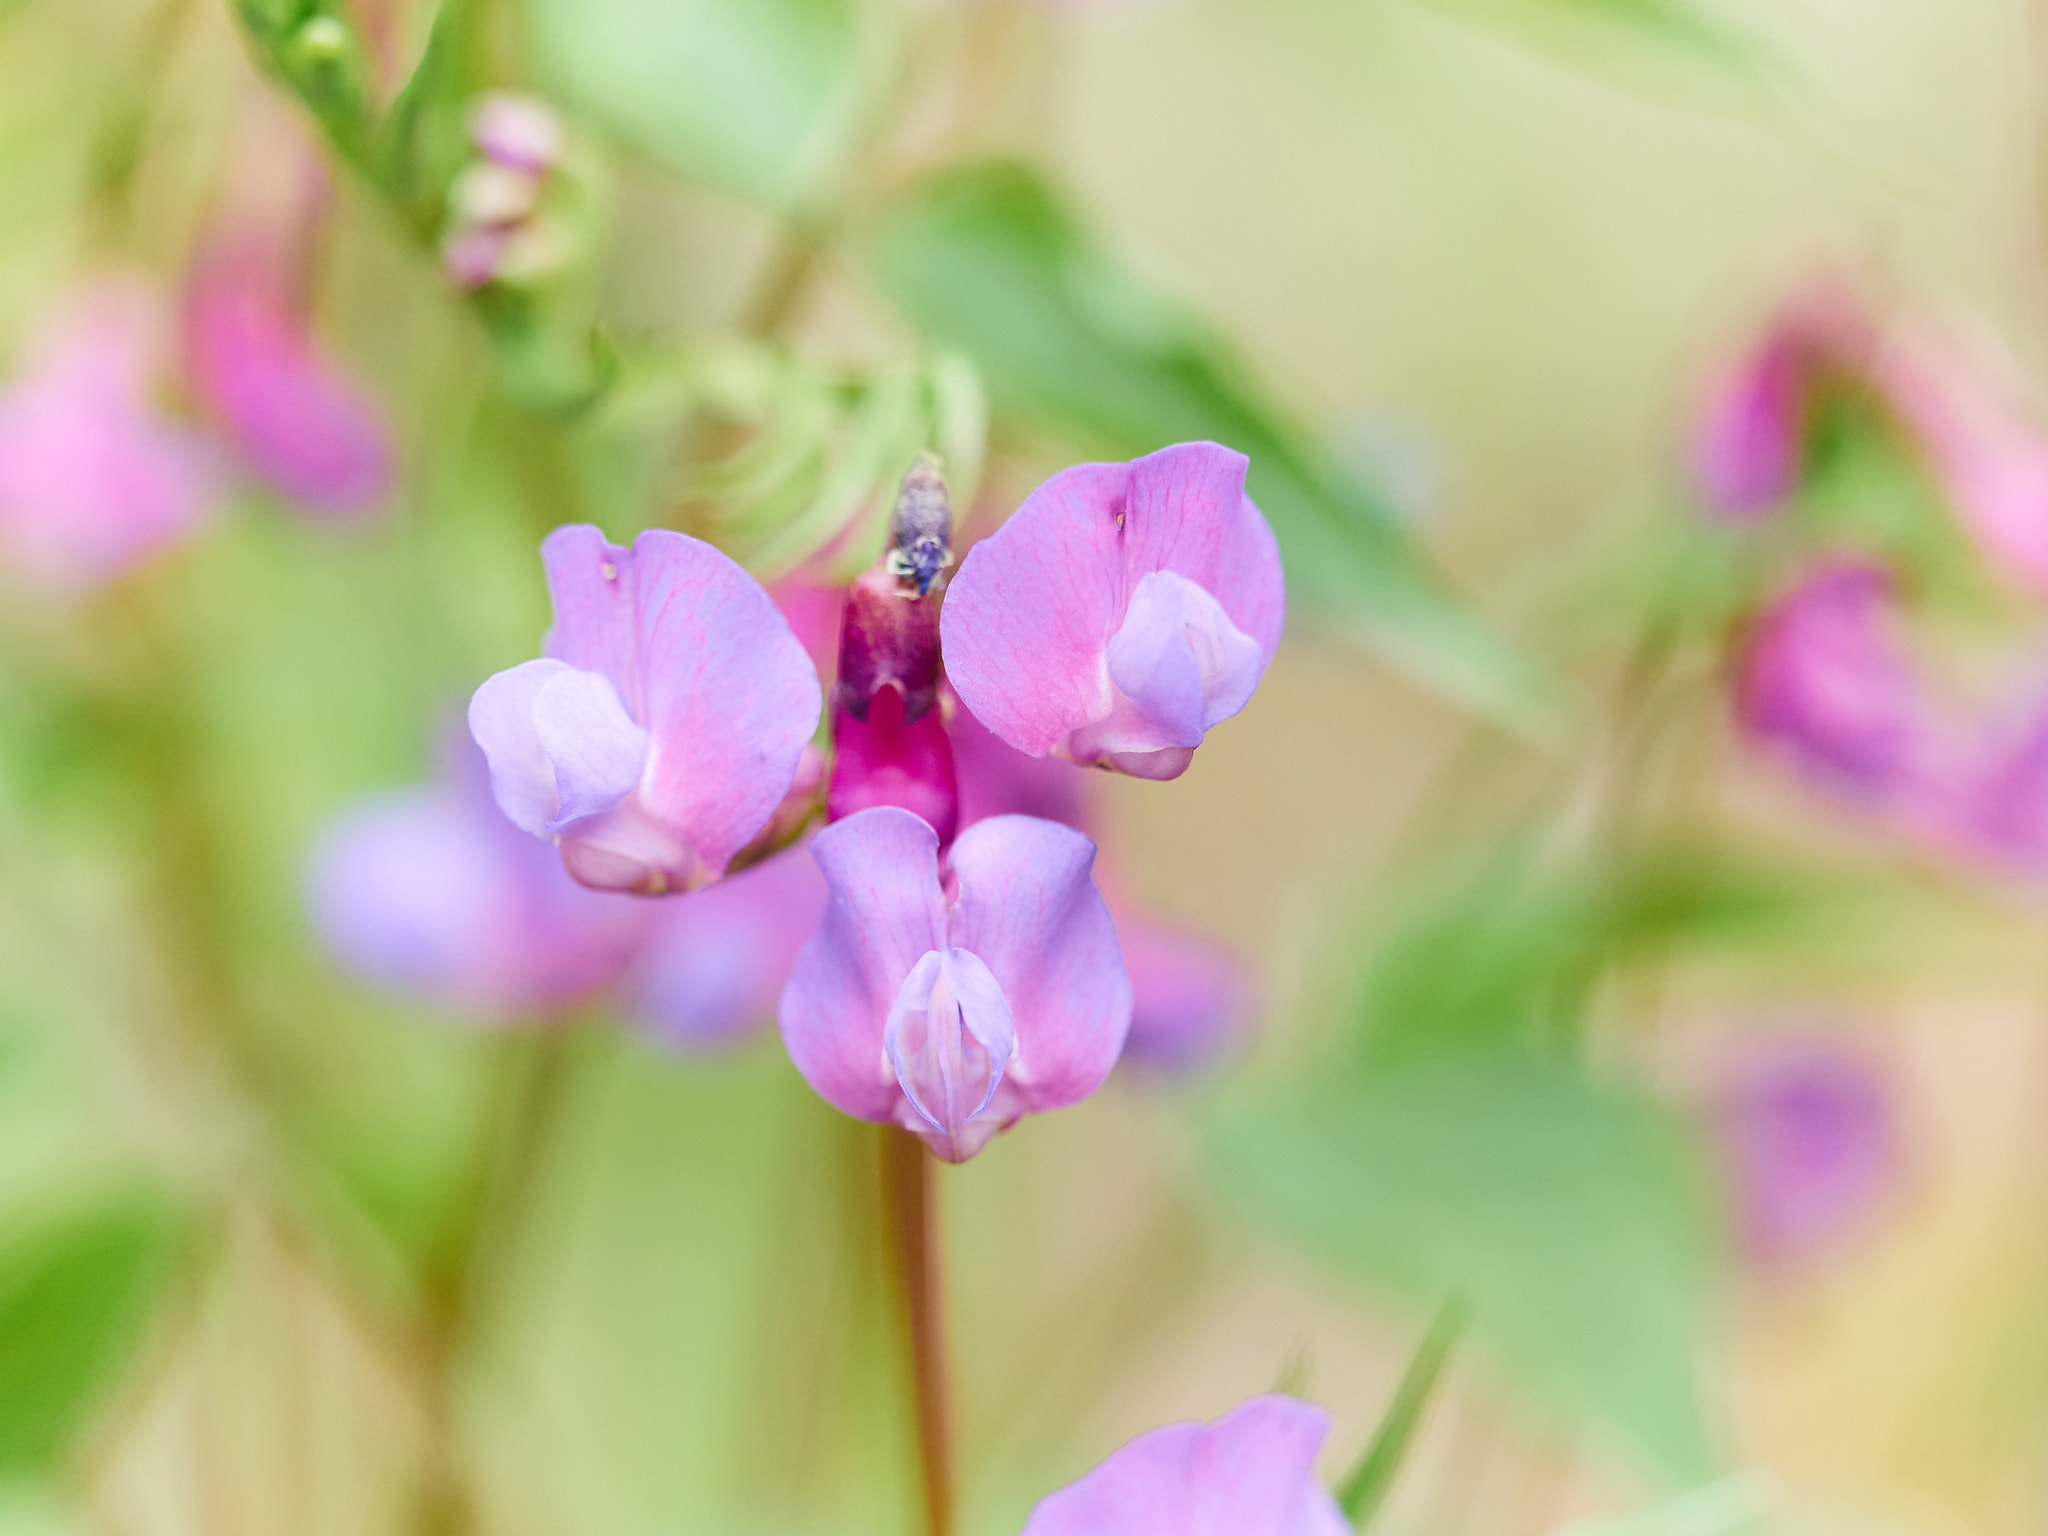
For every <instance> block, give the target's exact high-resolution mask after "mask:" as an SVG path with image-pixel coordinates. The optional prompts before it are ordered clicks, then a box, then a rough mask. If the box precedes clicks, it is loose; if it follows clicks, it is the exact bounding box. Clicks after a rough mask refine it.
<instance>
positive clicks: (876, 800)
mask: <svg viewBox="0 0 2048 1536" xmlns="http://www.w3.org/2000/svg"><path fill="white" fill-rule="evenodd" d="M832 739H833V745H834V749H835V753H834V758H833V763H832V785H831V789H830V791H829V793H828V797H827V800H826V810H827V813H828V814H829V815H830V816H831V818H832V819H833V820H834V821H838V820H842V819H844V818H845V817H848V816H851V815H853V814H854V813H855V812H857V811H865V810H869V809H871V808H873V807H875V806H879V805H894V806H900V807H901V808H902V809H904V810H906V811H909V812H911V813H912V814H913V815H915V816H918V817H920V818H922V819H923V820H925V821H927V822H929V823H931V826H932V830H933V831H935V832H937V833H938V834H939V840H940V843H941V845H944V844H945V843H949V842H951V841H952V839H953V830H954V827H955V826H956V824H957V823H958V820H959V790H958V787H957V785H956V782H955V779H954V772H953V747H952V742H951V740H950V738H949V737H948V736H947V734H946V722H945V717H944V715H943V714H942V713H941V712H940V711H939V710H937V709H933V710H930V711H928V712H927V713H926V714H924V715H922V716H920V717H919V718H918V719H916V720H913V721H911V722H909V723H908V724H905V723H904V719H903V695H902V693H901V692H899V691H898V690H896V689H894V688H884V689H882V691H881V692H880V693H878V694H876V695H875V697H874V699H873V700H872V701H871V702H870V703H869V705H868V715H867V718H866V719H865V720H861V719H857V718H855V716H854V715H852V714H851V713H849V712H848V711H846V710H844V709H841V710H838V711H835V713H834V715H833V719H832Z"/></svg>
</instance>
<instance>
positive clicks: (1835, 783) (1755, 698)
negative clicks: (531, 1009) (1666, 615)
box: [1736, 560, 1936, 802]
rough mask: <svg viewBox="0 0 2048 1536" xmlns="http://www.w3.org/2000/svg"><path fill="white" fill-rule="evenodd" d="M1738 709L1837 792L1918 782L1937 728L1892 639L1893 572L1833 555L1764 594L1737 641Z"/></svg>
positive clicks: (1900, 788) (1894, 791)
mask: <svg viewBox="0 0 2048 1536" xmlns="http://www.w3.org/2000/svg"><path fill="white" fill-rule="evenodd" d="M1736 712H1737V716H1738V718H1739V719H1740V721H1741V723H1742V725H1743V727H1744V729H1746V730H1747V731H1748V732H1749V734H1750V735H1751V736H1753V737H1755V738H1756V739H1757V740H1759V741H1761V742H1763V743H1764V744H1766V745H1768V746H1770V747H1773V748H1775V749H1776V750H1778V751H1780V752H1783V753H1784V754H1785V755H1786V756H1788V757H1789V758H1790V759H1791V760H1792V762H1793V763H1794V764H1795V765H1796V766H1797V767H1799V768H1800V769H1801V770H1802V771H1803V772H1805V773H1806V774H1808V775H1809V776H1811V777H1813V778H1815V779H1818V780H1820V781H1822V782H1824V783H1826V784H1827V785H1829V786H1830V787H1832V788H1834V789H1836V790H1839V791H1842V792H1845V793H1848V794H1851V795H1854V796H1856V797H1857V798H1860V799H1864V800H1868V801H1878V802H1884V801H1891V802H1898V801H1901V800H1902V799H1905V798H1909V797H1911V796H1914V795H1915V794H1918V793H1920V792H1922V791H1924V790H1925V789H1926V787H1927V769H1928V759H1929V755H1930V753H1931V750H1932V747H1933V742H1934V738H1935V733H1936V727H1935V724H1934V722H1933V720H1932V717H1931V716H1930V715H1929V713H1928V711H1927V709H1926V707H1925V705H1924V704H1923V701H1922V700H1921V698H1920V696H1919V694H1918V691H1917V690H1916V688H1915V686H1914V682H1913V678H1912V674H1911V671H1910V669H1909V668H1908V666H1907V664H1906V659H1905V655H1904V653H1903V651H1902V649H1901V647H1900V644H1899V640H1898V636H1897V634H1896V625H1895V615H1894V612H1893V606H1892V581H1891V577H1890V575H1889V574H1888V573H1887V572H1886V571H1884V570H1883V569H1882V568H1881V567H1878V566H1875V565H1871V564H1867V563H1864V562H1860V561H1852V560H1836V561H1831V562H1828V563H1826V564H1823V565H1822V566H1820V567H1819V568H1818V569H1817V570H1815V571H1813V572H1812V573H1810V574H1808V575H1807V576H1805V577H1804V578H1803V579H1802V580H1801V581H1800V582H1799V583H1798V584H1797V585H1796V586H1794V587H1793V588H1792V589H1791V590H1790V591H1788V592H1786V593H1784V594H1783V595H1781V596H1780V597H1778V598H1777V599H1776V600H1775V601H1774V602H1772V603H1771V604H1770V605H1769V606H1768V607H1767V608H1766V609H1765V610H1764V611H1763V612H1762V613H1761V614H1759V615H1758V616H1757V618H1756V619H1755V620H1754V622H1753V623H1752V625H1751V627H1750V631H1749V634H1748V636H1747V639H1746V642H1745V644H1744V647H1743V652H1742V655H1741V657H1740V660H1739V664H1738V675H1737V679H1736Z"/></svg>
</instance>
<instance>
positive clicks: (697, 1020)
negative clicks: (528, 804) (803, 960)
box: [498, 817, 825, 1049]
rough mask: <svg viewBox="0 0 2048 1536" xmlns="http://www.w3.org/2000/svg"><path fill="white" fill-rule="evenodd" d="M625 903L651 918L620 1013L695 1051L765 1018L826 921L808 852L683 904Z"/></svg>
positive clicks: (767, 863) (821, 886) (777, 859)
mask: <svg viewBox="0 0 2048 1536" xmlns="http://www.w3.org/2000/svg"><path fill="white" fill-rule="evenodd" d="M498 819H499V821H500V823H501V824H502V823H503V821H504V818H503V817H500V818H498ZM526 842H527V846H529V847H536V848H537V847H539V846H540V845H539V844H537V843H534V842H533V840H532V839H530V838H529V839H526ZM557 870H558V872H559V866H557ZM562 878H563V879H565V880H566V879H567V878H568V877H567V876H562ZM600 899H603V900H610V901H630V898H625V897H604V898H600ZM631 904H632V905H634V906H637V907H643V908H644V907H647V906H649V905H652V906H653V909H654V914H655V915H654V920H653V922H654V926H653V928H652V931H651V932H650V933H649V935H648V938H647V943H646V945H645V947H644V948H643V950H642V952H641V956H640V959H639V961H638V962H637V963H636V965H635V966H634V968H633V973H632V975H631V976H630V977H629V978H628V979H627V981H626V983H625V986H624V987H623V989H622V991H623V997H624V1004H623V1006H624V1008H625V1010H626V1011H627V1012H628V1013H629V1014H631V1015H632V1016H633V1017H634V1018H635V1019H637V1020H638V1021H639V1022H640V1023H641V1024H643V1025H644V1026H645V1027H647V1028H648V1029H650V1030H652V1031H653V1032H654V1033H655V1034H656V1035H658V1036H659V1037H661V1038H662V1039H663V1040H666V1041H668V1042H669V1043H670V1044H673V1045H679V1046H684V1047H687V1048H690V1049H701V1048H703V1047H707V1046H719V1045H725V1044H729V1043H730V1042H732V1041H734V1040H736V1039H738V1038H739V1037H740V1036H741V1035H743V1034H745V1033H747V1032H748V1031H749V1030H751V1029H752V1028H753V1027H754V1026H755V1025H757V1024H760V1023H762V1022H764V1021H765V1020H767V1019H768V1018H770V1017H772V1016H773V1014H774V1012H775V1003H776V999H777V998H778V997H779V996H780V995H781V993H782V988H783V984H784V983H785V982H787V981H788V980H789V974H790V970H791V968H792V967H793V966H794V965H795V964H796V957H797V953H798V951H800V950H801V949H802V948H803V946H804V943H805V941H806V940H808V939H809V938H810V937H811V935H812V934H814V933H816V932H817V931H818V923H819V920H820V919H821V918H823V917H824V915H825V880H824V877H823V876H822V875H821V874H819V873H818V866H817V863H816V862H815V861H814V860H813V859H812V858H811V855H810V851H809V850H808V849H806V848H791V849H788V850H786V851H784V852H782V853H778V854H776V855H775V856H774V857H772V858H769V859H765V860H763V861H762V862H761V863H759V864H757V865H755V866H754V867H753V868H751V869H745V870H742V871H740V872H739V873H738V874H736V875H729V876H727V877H726V878H725V879H723V880H720V881H719V882H718V883H717V884H715V885H708V886H706V887H705V888H704V889H703V890H701V891H694V892H692V893H691V894H690V895H688V896H684V897H670V898H668V899H666V900H664V901H660V902H656V903H652V904H650V903H647V902H631Z"/></svg>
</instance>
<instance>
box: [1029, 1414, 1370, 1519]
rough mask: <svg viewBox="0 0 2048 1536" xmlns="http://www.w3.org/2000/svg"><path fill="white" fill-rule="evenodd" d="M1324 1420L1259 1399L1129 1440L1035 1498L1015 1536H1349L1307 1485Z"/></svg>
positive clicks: (1314, 1485)
mask: <svg viewBox="0 0 2048 1536" xmlns="http://www.w3.org/2000/svg"><path fill="white" fill-rule="evenodd" d="M1329 1432H1330V1416H1329V1415H1328V1414H1327V1413H1325V1412H1324V1411H1323V1410H1322V1409H1320V1408H1318V1407H1316V1406H1314V1405H1313V1404H1311V1403H1304V1402H1301V1401H1299V1400H1298V1399H1295V1398H1291V1397H1281V1396H1279V1395H1277V1394H1268V1395H1267V1396H1264V1397H1255V1398H1252V1399H1251V1400H1250V1401H1248V1402H1245V1403H1242V1404H1240V1405H1239V1406H1238V1407H1236V1408H1234V1409H1232V1410H1231V1411H1230V1412H1229V1413H1227V1414H1225V1415H1224V1416H1223V1417H1222V1418H1220V1419H1218V1420H1217V1421H1216V1422H1215V1423H1214V1424H1198V1423H1192V1422H1190V1423H1184V1424H1168V1425H1166V1426H1165V1427H1164V1428H1161V1429H1155V1430H1151V1431H1148V1432H1147V1433H1145V1434H1142V1435H1140V1436H1138V1438H1137V1439H1135V1440H1133V1441H1131V1442H1130V1443H1129V1444H1128V1445H1126V1446H1124V1447H1123V1448H1122V1449H1120V1450H1117V1451H1115V1452H1113V1453H1111V1455H1110V1456H1109V1458H1108V1459H1107V1460H1105V1461H1104V1462H1103V1463H1102V1464H1101V1465H1100V1466H1098V1467H1096V1468H1095V1470H1094V1471H1092V1472H1090V1473H1088V1475H1087V1476H1085V1477H1083V1478H1081V1479H1080V1481H1078V1482H1074V1483H1069V1484H1068V1485H1067V1486H1066V1487H1064V1488H1062V1489H1060V1490H1059V1491H1058V1492H1057V1493H1050V1494H1047V1495H1046V1496H1045V1497H1044V1498H1043V1499H1040V1500H1039V1501H1038V1507H1037V1508H1036V1509H1034V1510H1032V1512H1031V1518H1030V1519H1028V1520H1026V1521H1025V1522H1024V1530H1023V1536H1350V1531H1351V1527H1350V1524H1349V1523H1348V1522H1347V1521H1346V1520H1345V1519H1344V1516H1343V1514H1342V1513H1341V1512H1340V1511H1339V1510H1338V1508H1337V1501H1336V1500H1335V1499H1333V1498H1331V1497H1330V1495H1329V1493H1328V1491H1327V1490H1325V1489H1324V1488H1323V1486H1322V1485H1321V1484H1320V1483H1318V1482H1317V1481H1316V1478H1315V1459H1316V1452H1317V1451H1318V1450H1320V1449H1321V1448H1322V1443H1323V1438H1324V1437H1325V1436H1326V1435H1327V1434H1328V1433H1329Z"/></svg>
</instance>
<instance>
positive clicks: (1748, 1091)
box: [1720, 1043, 1898, 1261]
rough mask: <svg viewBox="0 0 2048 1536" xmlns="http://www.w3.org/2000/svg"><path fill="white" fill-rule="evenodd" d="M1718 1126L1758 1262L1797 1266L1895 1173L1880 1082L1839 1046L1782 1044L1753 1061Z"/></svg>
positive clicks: (1846, 1225)
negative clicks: (1787, 1261)
mask: <svg viewBox="0 0 2048 1536" xmlns="http://www.w3.org/2000/svg"><path fill="white" fill-rule="evenodd" d="M1720 1121H1721V1127H1722V1131H1723V1135H1724V1137H1725V1140H1726V1144H1727V1147H1728V1152H1729V1156H1730V1158H1731V1159H1732V1161H1733V1165H1734V1174H1735V1181H1736V1195H1737V1200H1738V1202H1739V1214H1740V1219H1741V1230H1742V1236H1743V1239H1744V1241H1745V1243H1746V1244H1747V1246H1748V1247H1749V1249H1750V1251H1751V1252H1752V1253H1753V1254H1755V1255H1756V1256H1757V1257H1758V1258H1760V1259H1764V1260H1767V1261H1778V1260H1785V1259H1790V1258H1796V1257H1800V1256H1803V1255H1806V1254H1810V1253H1812V1252H1814V1251H1816V1250H1817V1249H1820V1248H1823V1247H1825V1246H1827V1245H1828V1244H1829V1243H1830V1242H1831V1241H1832V1240H1834V1239H1837V1238H1840V1237H1841V1236H1842V1235H1843V1234H1844V1233H1845V1232H1847V1231H1849V1230H1850V1229H1851V1228H1853V1227H1854V1225H1855V1224H1856V1223H1857V1222H1858V1221H1859V1220H1860V1219H1861V1218H1862V1217H1864V1216H1866V1215H1867V1214H1868V1213H1869V1211H1870V1210H1871V1208H1872V1206H1873V1205H1874V1204H1875V1203H1876V1201H1877V1199H1878V1198H1879V1197H1880V1196H1881V1195H1882V1194H1883V1192H1884V1190H1885V1189H1886V1187H1887V1185H1888V1184H1889V1183H1890V1181H1891V1180H1892V1178H1893V1176H1894V1175H1895V1174H1896V1172H1897V1164H1898V1147H1897V1144H1896V1143H1897V1131H1896V1127H1895V1126H1894V1125H1893V1122H1892V1112H1891V1106H1890V1104H1889V1102H1888V1101H1887V1098H1886V1095H1885V1090H1884V1085H1883V1082H1882V1081H1881V1080H1880V1078H1879V1077H1878V1075H1877V1074H1876V1073H1875V1072H1874V1071H1873V1070H1872V1069H1871V1067H1870V1066H1869V1064H1868V1063H1867V1062H1865V1061H1863V1060H1862V1059H1860V1058H1858V1057H1857V1056H1854V1055H1852V1054H1850V1053H1849V1052H1847V1051H1844V1050H1842V1049H1840V1048H1838V1047H1834V1046H1828V1045H1822V1044H1812V1043H1810V1044H1804V1045H1797V1046H1790V1047H1787V1046H1784V1045H1779V1046H1777V1047H1774V1048H1772V1049H1769V1050H1765V1051H1763V1052H1760V1053H1758V1054H1756V1055H1755V1056H1753V1057H1751V1058H1750V1059H1749V1060H1748V1061H1746V1062H1745V1063H1744V1065H1743V1067H1742V1069H1741V1071H1740V1073H1739V1075H1738V1076H1737V1077H1736V1079H1735V1081H1734V1082H1733V1083H1732V1084H1731V1085H1730V1087H1729V1089H1728V1091H1727V1093H1726V1096H1725V1097H1724V1099H1723V1101H1722V1104H1721V1112H1720Z"/></svg>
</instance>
